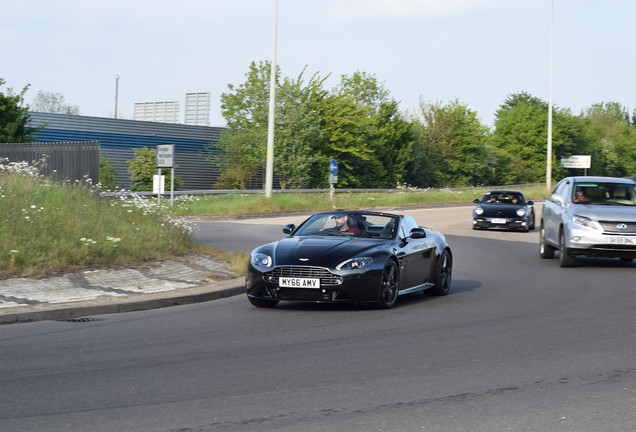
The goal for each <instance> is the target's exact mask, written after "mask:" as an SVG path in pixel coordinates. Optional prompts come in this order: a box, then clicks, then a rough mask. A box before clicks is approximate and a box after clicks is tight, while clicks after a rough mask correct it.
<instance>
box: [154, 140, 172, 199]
mask: <svg viewBox="0 0 636 432" xmlns="http://www.w3.org/2000/svg"><path fill="white" fill-rule="evenodd" d="M155 159H156V165H157V169H158V175H159V176H161V168H170V205H171V206H172V205H174V144H158V145H157V150H156V151H155ZM160 189H161V192H159V193H158V195H157V203H158V204H161V194H162V193H163V192H164V189H163V187H161V188H160ZM153 192H154V191H153Z"/></svg>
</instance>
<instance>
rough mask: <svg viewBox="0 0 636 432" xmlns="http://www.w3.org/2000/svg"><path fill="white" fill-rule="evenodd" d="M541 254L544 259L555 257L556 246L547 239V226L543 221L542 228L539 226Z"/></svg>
mask: <svg viewBox="0 0 636 432" xmlns="http://www.w3.org/2000/svg"><path fill="white" fill-rule="evenodd" d="M539 254H540V255H541V258H543V259H552V258H554V248H553V247H552V246H550V245H549V244H547V243H546V241H545V228H544V227H543V221H542V222H541V228H539Z"/></svg>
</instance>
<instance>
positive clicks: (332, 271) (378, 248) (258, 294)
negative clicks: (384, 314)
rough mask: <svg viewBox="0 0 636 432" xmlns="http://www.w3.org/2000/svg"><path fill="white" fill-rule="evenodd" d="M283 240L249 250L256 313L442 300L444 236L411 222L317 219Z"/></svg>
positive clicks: (447, 266)
mask: <svg viewBox="0 0 636 432" xmlns="http://www.w3.org/2000/svg"><path fill="white" fill-rule="evenodd" d="M283 232H284V233H285V234H289V236H288V237H286V238H284V239H282V240H279V241H277V242H274V243H269V244H266V245H264V246H260V247H258V248H256V249H254V250H253V251H252V253H251V255H250V262H249V265H248V271H247V275H246V277H245V286H246V289H247V298H248V299H249V301H250V302H251V303H252V304H253V305H254V306H258V307H274V306H276V305H277V304H278V302H279V301H281V300H299V301H305V302H319V303H339V302H348V303H376V304H377V305H378V306H379V307H381V308H390V307H392V306H393V305H394V304H395V302H396V300H397V298H398V296H399V295H402V294H409V293H414V292H421V291H425V292H426V293H429V294H432V295H438V296H443V295H446V294H448V292H449V290H450V286H451V272H452V266H453V257H452V254H451V250H450V247H449V246H448V244H447V243H446V239H445V238H444V235H443V234H441V233H440V232H438V231H436V230H434V229H431V228H424V227H420V226H418V225H417V223H416V222H415V220H414V219H413V218H412V217H411V216H406V215H396V214H390V213H381V212H370V211H342V210H337V211H332V212H321V213H316V214H314V215H313V216H311V217H309V218H308V219H307V220H305V221H304V222H303V223H301V224H300V225H299V226H295V225H293V224H292V225H286V226H285V227H284V228H283Z"/></svg>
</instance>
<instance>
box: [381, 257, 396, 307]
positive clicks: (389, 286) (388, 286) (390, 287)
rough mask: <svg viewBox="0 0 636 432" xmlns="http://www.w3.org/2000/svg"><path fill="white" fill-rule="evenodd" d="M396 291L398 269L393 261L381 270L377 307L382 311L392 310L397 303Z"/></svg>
mask: <svg viewBox="0 0 636 432" xmlns="http://www.w3.org/2000/svg"><path fill="white" fill-rule="evenodd" d="M398 290H399V285H398V267H397V264H396V263H395V261H389V262H387V263H386V265H385V266H384V270H382V280H381V281H380V295H379V297H380V298H379V301H378V306H379V307H380V308H382V309H389V308H392V307H393V305H395V302H396V301H397V298H398Z"/></svg>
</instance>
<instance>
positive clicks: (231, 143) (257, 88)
mask: <svg viewBox="0 0 636 432" xmlns="http://www.w3.org/2000/svg"><path fill="white" fill-rule="evenodd" d="M269 73H270V67H269V62H260V63H259V64H256V63H254V62H252V63H251V64H250V68H249V71H248V73H247V74H246V75H245V76H246V77H247V79H246V81H245V82H244V83H243V84H241V85H240V86H238V87H235V86H234V85H232V84H229V85H228V88H229V90H230V91H229V92H228V93H223V94H221V114H222V115H223V117H224V118H225V121H226V123H227V126H228V129H229V130H228V131H227V132H225V133H224V134H222V135H221V140H220V142H219V144H218V145H217V146H208V148H207V150H208V154H209V157H208V159H209V160H210V161H211V162H213V163H216V164H217V165H218V166H219V167H220V168H221V170H222V174H221V176H220V178H219V181H218V183H217V185H216V186H219V187H228V188H240V189H245V188H246V187H247V185H248V184H249V182H250V180H251V179H252V177H253V176H254V175H256V174H257V172H258V171H259V169H260V170H261V171H263V170H264V168H265V161H266V151H267V127H268V114H269V82H270V79H269ZM277 76H278V71H277Z"/></svg>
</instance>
